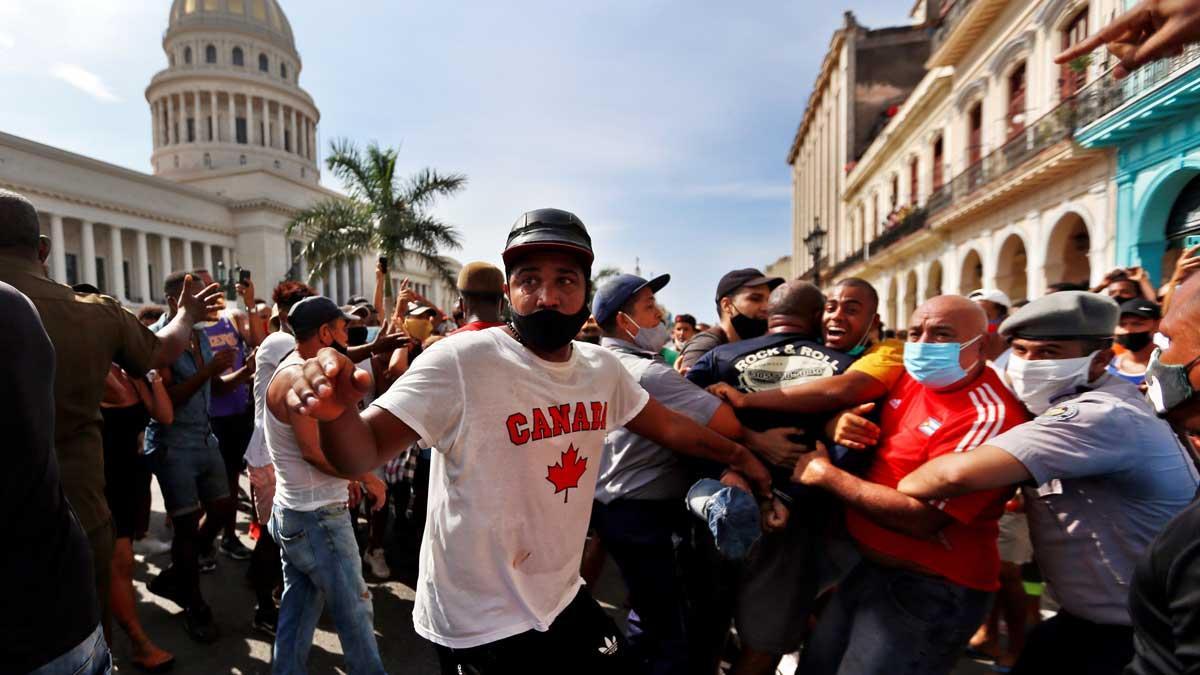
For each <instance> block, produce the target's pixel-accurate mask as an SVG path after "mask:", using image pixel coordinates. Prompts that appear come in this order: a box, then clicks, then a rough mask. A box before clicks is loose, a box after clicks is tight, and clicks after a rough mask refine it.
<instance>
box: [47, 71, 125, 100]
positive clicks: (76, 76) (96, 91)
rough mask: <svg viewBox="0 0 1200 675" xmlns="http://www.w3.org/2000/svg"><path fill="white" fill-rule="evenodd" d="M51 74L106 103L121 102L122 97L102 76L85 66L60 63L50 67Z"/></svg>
mask: <svg viewBox="0 0 1200 675" xmlns="http://www.w3.org/2000/svg"><path fill="white" fill-rule="evenodd" d="M50 74H51V75H53V76H54V77H57V78H58V79H60V80H62V81H63V82H66V83H67V84H69V85H71V86H72V87H75V88H76V89H78V90H80V91H82V92H84V93H85V94H89V95H91V96H92V97H93V98H95V99H96V100H98V101H103V102H105V103H119V102H120V101H121V98H120V97H119V96H117V95H116V94H114V93H113V91H112V90H111V89H109V88H108V85H107V84H105V83H104V80H101V79H100V76H99V75H97V74H95V73H93V72H91V71H90V70H87V69H86V68H84V67H83V66H78V65H75V64H73V63H60V64H58V65H56V66H54V67H53V68H51V69H50Z"/></svg>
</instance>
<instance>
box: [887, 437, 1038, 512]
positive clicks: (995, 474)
mask: <svg viewBox="0 0 1200 675" xmlns="http://www.w3.org/2000/svg"><path fill="white" fill-rule="evenodd" d="M1030 477H1031V475H1030V473H1029V470H1028V469H1026V468H1025V465H1024V464H1022V463H1021V462H1020V461H1018V460H1017V458H1016V457H1013V456H1012V455H1010V454H1008V453H1007V452H1005V451H1004V450H1001V449H1000V448H997V447H995V446H991V445H981V446H979V447H977V448H975V449H974V450H971V451H970V452H955V453H951V454H947V455H942V456H940V457H934V458H933V459H931V460H929V461H928V462H925V463H924V464H922V465H921V466H920V467H918V468H917V470H916V471H914V472H912V473H910V474H908V475H907V476H905V477H904V478H903V479H902V480H901V481H900V485H898V486H896V487H897V489H899V490H900V491H901V492H903V493H904V494H906V495H909V496H910V497H915V498H917V499H935V498H944V497H957V496H959V495H964V494H967V493H968V492H978V491H980V490H990V489H992V488H998V487H1003V486H1005V485H1015V484H1017V483H1023V482H1025V481H1027V480H1029V479H1030Z"/></svg>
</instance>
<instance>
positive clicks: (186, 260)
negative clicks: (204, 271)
mask: <svg viewBox="0 0 1200 675" xmlns="http://www.w3.org/2000/svg"><path fill="white" fill-rule="evenodd" d="M182 243H183V269H184V271H185V272H192V271H195V269H196V267H195V265H194V263H193V261H192V240H191V239H184V240H183V241H182Z"/></svg>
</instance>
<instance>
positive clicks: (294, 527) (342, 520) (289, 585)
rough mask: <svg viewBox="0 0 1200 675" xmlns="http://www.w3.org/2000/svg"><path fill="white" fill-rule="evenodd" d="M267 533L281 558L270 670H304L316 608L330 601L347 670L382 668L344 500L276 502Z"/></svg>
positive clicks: (377, 670) (318, 611) (318, 614)
mask: <svg viewBox="0 0 1200 675" xmlns="http://www.w3.org/2000/svg"><path fill="white" fill-rule="evenodd" d="M269 527H270V530H271V536H273V537H274V538H275V541H276V542H278V543H279V552H280V557H281V558H282V559H283V600H282V601H281V602H280V605H279V622H278V623H277V624H276V633H275V654H274V657H275V658H274V661H275V664H274V667H273V670H272V672H274V673H306V672H308V671H307V668H306V665H305V664H306V663H307V662H308V650H309V649H310V648H311V647H312V640H313V631H314V630H316V627H317V620H318V619H320V618H321V609H322V607H323V606H324V603H325V601H326V600H328V602H329V606H330V610H331V613H332V614H333V622H334V625H335V626H336V627H337V634H338V639H339V640H341V642H342V652H343V653H345V655H346V666H347V669H348V670H349V672H350V673H353V674H354V675H358V674H359V673H383V672H385V671H384V669H383V662H382V661H381V660H380V658H379V645H378V644H376V642H375V621H374V609H373V607H372V605H371V592H370V591H369V590H367V584H366V583H365V582H364V581H363V576H362V562H361V561H360V560H359V557H358V543H357V542H356V541H355V539H354V529H353V528H352V527H351V525H350V514H349V512H348V511H347V510H346V505H345V504H330V505H329V506H323V507H321V508H319V509H316V510H315V511H293V510H291V509H285V508H280V507H278V506H277V507H275V509H273V512H272V514H271V523H270V526H269Z"/></svg>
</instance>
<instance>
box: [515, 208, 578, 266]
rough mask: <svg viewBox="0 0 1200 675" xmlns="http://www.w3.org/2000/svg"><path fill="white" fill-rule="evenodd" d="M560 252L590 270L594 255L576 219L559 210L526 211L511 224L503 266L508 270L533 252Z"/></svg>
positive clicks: (574, 216)
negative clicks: (577, 260) (517, 259)
mask: <svg viewBox="0 0 1200 675" xmlns="http://www.w3.org/2000/svg"><path fill="white" fill-rule="evenodd" d="M536 250H551V251H561V252H563V253H569V254H571V255H575V256H577V257H578V258H579V259H580V260H581V262H583V263H584V267H586V268H589V269H590V268H591V266H592V261H593V260H595V257H596V256H595V254H594V253H593V252H592V237H591V235H589V234H588V231H587V228H586V227H584V225H583V221H582V220H580V219H579V216H577V215H575V214H574V213H571V212H570V211H564V210H562V209H536V210H534V211H527V212H525V213H523V214H521V217H520V218H517V222H515V223H513V226H512V230H510V231H509V233H508V241H507V243H505V245H504V253H503V254H502V257H503V258H504V264H505V265H506V266H511V265H512V264H513V261H514V260H516V258H517V256H519V255H521V254H524V253H528V252H532V251H536Z"/></svg>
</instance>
